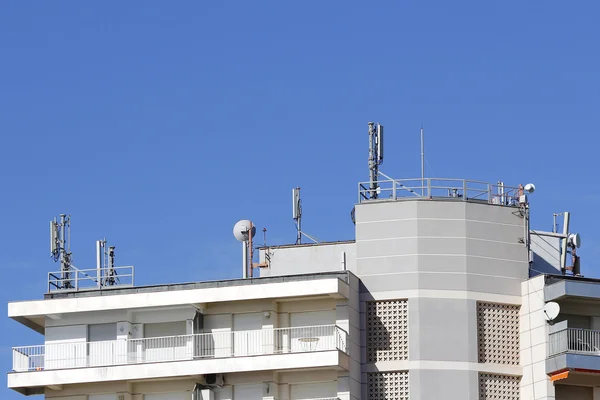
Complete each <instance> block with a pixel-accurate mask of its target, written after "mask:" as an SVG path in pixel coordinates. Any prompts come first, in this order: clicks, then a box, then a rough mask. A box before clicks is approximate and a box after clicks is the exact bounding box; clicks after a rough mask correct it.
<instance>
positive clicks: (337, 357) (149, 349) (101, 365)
mask: <svg viewBox="0 0 600 400" xmlns="http://www.w3.org/2000/svg"><path fill="white" fill-rule="evenodd" d="M347 340H348V334H347V333H346V331H344V330H343V329H341V328H340V327H338V326H336V325H320V326H310V327H293V328H276V329H260V330H248V331H234V332H231V331H229V332H216V333H200V334H191V335H182V336H168V337H154V338H143V339H123V340H111V341H104V342H83V341H81V342H69V343H56V344H54V343H52V344H46V345H39V346H25V347H14V348H13V373H11V374H9V387H12V388H18V387H23V386H24V387H34V386H40V387H41V386H50V385H60V384H70V383H80V382H89V381H98V371H102V370H106V367H113V368H114V369H115V370H114V371H112V372H111V373H102V374H101V375H102V376H103V377H104V380H106V381H110V380H113V381H114V380H123V379H144V378H157V377H169V376H180V375H181V376H188V375H190V374H204V373H210V372H212V373H215V372H218V373H229V372H243V371H252V370H260V369H263V370H270V369H285V368H309V367H336V366H337V367H341V368H344V366H343V365H341V364H344V363H342V358H343V357H342V356H345V354H347ZM273 357H276V359H275V358H273ZM232 358H234V359H236V360H235V362H232ZM158 363H160V364H158ZM182 364H185V368H183V367H182ZM139 365H145V366H146V368H142V369H140V368H135V366H139ZM153 365H154V367H152V366H153ZM171 367H172V368H171ZM92 370H94V371H95V372H93V371H92ZM86 371H91V372H89V375H86V373H87V372H86ZM36 377H37V378H38V379H36ZM19 385H22V386H19Z"/></svg>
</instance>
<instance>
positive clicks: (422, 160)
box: [421, 124, 425, 196]
mask: <svg viewBox="0 0 600 400" xmlns="http://www.w3.org/2000/svg"><path fill="white" fill-rule="evenodd" d="M424 191H425V131H424V130H423V124H421V196H423V194H424Z"/></svg>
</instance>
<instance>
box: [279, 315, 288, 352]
mask: <svg viewBox="0 0 600 400" xmlns="http://www.w3.org/2000/svg"><path fill="white" fill-rule="evenodd" d="M289 326H290V314H289V313H281V314H279V327H280V328H288V327H289ZM278 337H279V339H280V340H281V343H279V346H280V347H281V352H282V353H288V352H289V351H290V333H289V331H288V330H286V329H282V330H281V331H280V333H279V335H278Z"/></svg>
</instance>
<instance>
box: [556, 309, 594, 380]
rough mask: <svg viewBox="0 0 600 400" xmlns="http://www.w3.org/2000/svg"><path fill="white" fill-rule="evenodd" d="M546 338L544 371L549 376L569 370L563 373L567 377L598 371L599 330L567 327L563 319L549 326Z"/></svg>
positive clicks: (558, 374)
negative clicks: (546, 357) (548, 333)
mask: <svg viewBox="0 0 600 400" xmlns="http://www.w3.org/2000/svg"><path fill="white" fill-rule="evenodd" d="M548 339H549V340H548V359H547V360H546V372H547V373H548V374H549V375H550V376H551V377H558V376H560V374H561V373H562V372H565V371H570V372H568V373H566V372H565V374H564V376H567V375H568V376H569V379H571V377H572V376H573V375H574V374H577V373H588V374H589V372H594V371H596V372H600V331H598V330H592V329H579V328H568V327H567V321H563V322H559V323H557V324H556V325H554V326H552V327H550V335H549V338H548ZM594 375H595V374H594ZM565 382H566V381H565ZM599 383H600V380H597V381H595V382H594V385H596V384H599Z"/></svg>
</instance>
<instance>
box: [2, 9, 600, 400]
mask: <svg viewBox="0 0 600 400" xmlns="http://www.w3.org/2000/svg"><path fill="white" fill-rule="evenodd" d="M598 12H600V6H599V5H598V4H596V2H592V1H582V2H572V3H569V4H568V5H567V4H566V3H564V2H558V1H526V2H524V1H479V0H466V1H460V2H448V1H442V0H438V1H371V2H353V1H343V2H342V1H333V0H332V1H304V2H296V3H294V4H291V3H290V2H283V1H256V2H247V1H237V2H236V1H230V2H198V1H178V2H158V1H144V2H142V1H137V2H117V1H103V2H95V3H92V2H75V1H61V2H32V1H18V2H16V1H15V2H10V3H9V2H5V3H4V4H3V7H2V9H1V10H0V60H1V61H2V62H1V63H0V88H1V90H0V131H1V132H2V139H3V140H2V157H0V171H1V177H2V186H3V188H4V189H3V192H4V193H3V196H2V197H1V198H0V206H1V208H2V209H3V210H4V215H3V226H4V229H2V230H0V242H1V243H2V248H3V251H2V253H1V254H0V271H1V273H2V276H3V277H4V285H3V290H2V291H0V301H1V302H2V303H4V304H6V303H7V302H8V301H9V300H25V299H39V298H41V297H42V296H43V293H44V292H45V289H46V288H45V285H46V277H47V272H48V271H52V270H55V269H56V268H57V265H55V264H54V263H53V262H52V261H51V260H50V257H49V254H48V237H47V236H48V220H50V219H51V218H52V217H53V216H54V215H57V214H60V213H63V212H64V213H70V214H71V215H72V248H73V253H74V261H75V265H77V266H79V267H80V268H89V267H94V251H95V250H94V246H95V243H94V241H95V240H97V239H100V238H102V237H104V236H106V237H107V238H108V240H109V242H110V243H111V244H112V245H115V246H116V247H117V261H118V263H119V264H121V265H131V264H133V265H135V267H136V279H137V283H138V284H155V283H167V282H179V281H193V280H207V279H218V278H234V277H238V276H240V274H241V271H240V258H241V254H240V248H239V243H238V242H237V241H236V240H235V239H234V238H233V236H232V227H233V224H234V223H235V222H236V221H237V220H239V219H241V218H250V219H252V220H253V221H254V222H255V224H256V225H257V227H258V228H259V229H261V228H262V227H266V228H267V229H268V231H267V240H268V242H269V243H273V244H274V243H287V242H292V241H293V240H294V238H295V232H294V227H293V222H292V220H291V209H290V208H291V204H290V203H291V201H290V192H291V190H290V189H291V188H292V187H294V186H300V187H302V197H303V211H304V227H305V229H306V231H307V232H309V233H311V234H312V235H314V236H316V237H318V238H320V239H322V240H338V239H350V238H353V236H354V234H353V225H352V223H351V220H350V218H349V212H350V210H351V209H352V206H353V204H354V202H355V200H356V197H357V195H356V184H357V182H358V181H364V180H367V179H368V169H367V143H368V136H367V122H368V121H370V120H375V121H380V122H382V123H383V124H384V125H385V127H386V159H385V163H384V165H383V166H382V171H384V172H386V173H387V174H388V175H392V176H394V177H396V178H403V177H417V176H419V175H420V166H419V127H420V125H421V123H423V124H424V125H425V129H426V136H427V139H426V141H427V143H426V151H427V159H428V162H429V165H430V167H428V169H427V175H429V176H436V177H453V178H454V177H460V178H468V179H477V180H485V181H491V182H496V181H497V180H503V181H505V182H506V183H507V184H515V185H516V184H518V183H519V182H522V183H527V182H534V183H535V184H536V186H537V191H536V193H535V194H534V195H532V197H531V201H532V213H533V216H534V227H536V228H538V229H546V230H550V229H551V225H552V213H553V212H560V211H564V210H569V211H571V212H572V213H573V218H572V227H573V228H574V230H576V231H578V232H579V233H580V234H581V236H582V239H583V240H582V241H583V247H582V249H581V252H580V254H581V255H582V268H583V273H584V274H585V275H587V276H600V271H599V270H598V268H597V267H596V265H595V264H594V260H595V258H596V257H598V256H600V250H599V246H598V244H599V243H600V234H598V230H597V227H596V222H597V221H598V217H599V216H600V215H599V214H600V212H599V211H598V209H599V208H598V203H599V202H600V187H599V186H598V185H596V184H595V183H596V182H595V180H594V178H595V177H596V173H597V172H598V171H599V168H598V156H597V153H598V151H597V147H598V140H597V139H594V137H596V136H597V132H598V125H599V122H600V114H599V113H598V109H599V107H600V87H599V86H600V78H599V77H598V72H597V71H599V70H600V65H599V64H600V52H598V51H597V48H598V44H597V40H598V37H600V32H599V31H600V27H599V26H598V24H597V18H596V17H597V15H598ZM1 326H2V328H3V329H1V330H0V368H1V369H2V370H4V371H8V370H9V369H10V368H11V355H10V347H11V346H16V345H29V344H39V343H42V337H41V336H39V335H38V334H35V333H32V332H30V331H29V330H28V329H27V328H25V327H23V326H20V325H19V324H17V323H16V322H13V321H10V320H9V319H8V318H4V321H3V322H2V325H1ZM0 398H3V399H18V398H21V397H20V395H17V394H15V393H12V392H11V391H9V390H8V389H3V388H0Z"/></svg>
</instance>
